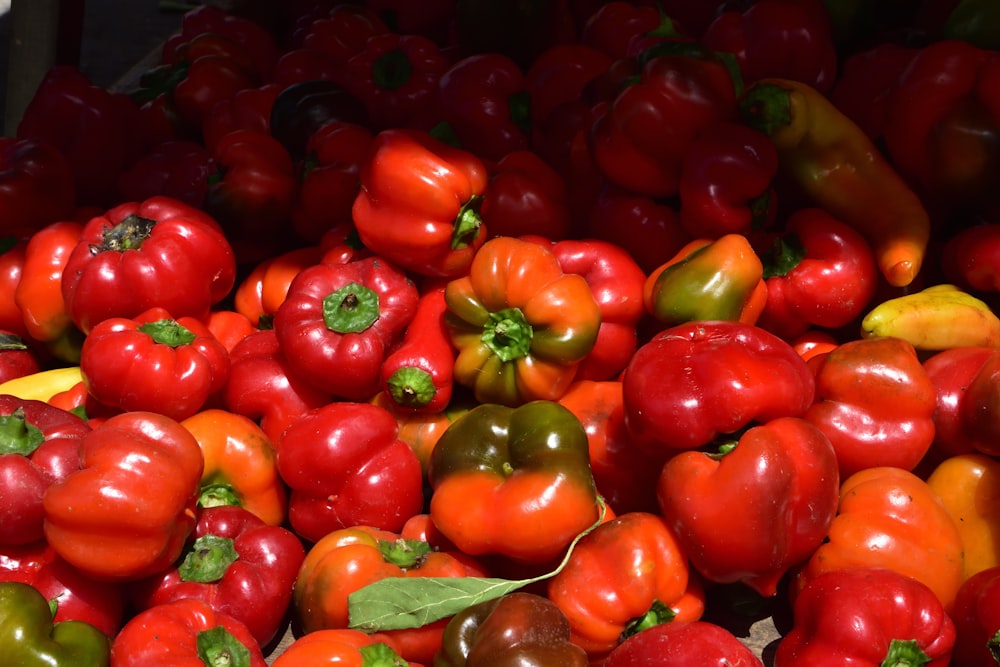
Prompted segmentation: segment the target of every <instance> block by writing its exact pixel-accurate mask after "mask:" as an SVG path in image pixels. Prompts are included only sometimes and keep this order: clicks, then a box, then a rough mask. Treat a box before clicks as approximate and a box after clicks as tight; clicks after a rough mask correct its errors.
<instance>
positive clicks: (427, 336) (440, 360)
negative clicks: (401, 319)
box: [380, 283, 457, 413]
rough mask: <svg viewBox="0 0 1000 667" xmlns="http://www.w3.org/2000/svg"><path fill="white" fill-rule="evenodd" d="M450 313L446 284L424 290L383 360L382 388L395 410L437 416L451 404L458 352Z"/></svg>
mask: <svg viewBox="0 0 1000 667" xmlns="http://www.w3.org/2000/svg"><path fill="white" fill-rule="evenodd" d="M447 310H448V304H447V302H446V301H445V298H444V284H443V283H441V284H437V285H434V286H432V287H427V288H424V290H423V292H422V293H421V295H420V301H419V302H418V303H417V307H416V310H415V311H414V313H413V318H412V319H411V320H410V323H409V324H407V325H406V330H405V331H404V332H403V337H402V339H401V340H400V342H399V345H397V346H396V347H394V348H393V350H392V352H390V353H389V354H388V355H387V356H386V357H385V359H383V361H382V366H381V371H380V373H381V380H382V389H383V392H384V393H385V395H386V396H387V397H388V398H390V399H391V401H392V402H393V403H394V404H395V405H394V409H400V410H403V411H411V410H412V411H417V412H426V413H437V412H441V411H442V410H444V409H445V407H447V406H448V403H449V402H450V401H451V395H452V390H453V388H454V368H455V356H456V354H457V351H456V350H455V347H454V346H453V345H452V342H451V335H450V334H449V332H448V327H447V326H446V324H445V312H447Z"/></svg>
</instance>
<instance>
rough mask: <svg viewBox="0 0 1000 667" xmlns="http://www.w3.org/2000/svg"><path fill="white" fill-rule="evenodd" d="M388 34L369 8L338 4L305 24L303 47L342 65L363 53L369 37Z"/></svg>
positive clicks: (384, 25) (383, 23)
mask: <svg viewBox="0 0 1000 667" xmlns="http://www.w3.org/2000/svg"><path fill="white" fill-rule="evenodd" d="M389 31H390V30H389V26H387V25H386V24H385V22H384V21H383V20H382V19H381V18H380V17H379V15H378V14H377V13H376V12H375V11H374V10H373V9H372V8H371V7H367V6H365V5H364V4H357V3H337V4H336V5H334V6H333V7H332V8H331V9H330V10H329V11H328V12H325V13H324V16H323V17H322V18H318V19H315V20H313V21H310V22H309V23H308V27H307V28H306V30H305V31H304V34H303V35H302V47H303V48H305V49H306V50H307V51H316V52H318V53H321V54H323V55H324V56H326V57H328V58H330V59H331V60H332V61H334V62H337V63H342V64H343V63H346V62H347V61H348V60H350V59H351V58H352V57H353V56H355V55H357V54H358V53H360V52H361V51H362V50H364V48H365V44H366V43H367V42H368V40H369V39H370V38H372V37H374V36H375V35H381V34H384V33H387V32H389Z"/></svg>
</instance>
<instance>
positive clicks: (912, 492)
mask: <svg viewBox="0 0 1000 667" xmlns="http://www.w3.org/2000/svg"><path fill="white" fill-rule="evenodd" d="M928 545H934V546H933V548H928ZM859 566H868V567H885V568H888V569H890V570H895V571H897V572H899V573H900V574H904V575H908V576H911V577H913V578H914V579H917V580H918V581H921V582H923V583H924V584H926V585H927V586H928V587H929V588H930V589H931V590H932V591H934V594H935V595H936V596H937V597H938V599H939V600H940V601H941V604H942V605H943V606H944V609H945V611H946V612H948V613H950V612H951V610H952V609H953V605H954V602H955V595H956V593H957V592H958V589H959V587H960V586H961V585H962V577H963V567H962V536H961V533H959V532H958V528H957V527H956V526H955V522H954V520H953V519H952V518H951V515H950V514H948V511H947V510H946V509H945V507H944V504H943V503H942V502H941V499H940V498H939V497H938V496H937V494H936V493H934V491H932V490H931V488H930V487H929V486H928V485H927V483H926V482H925V481H924V480H923V479H921V478H920V477H917V476H916V475H915V474H914V473H912V472H909V471H907V470H903V469H902V468H895V467H891V466H879V467H876V468H866V469H864V470H861V471H860V472H856V473H854V474H853V475H851V476H850V477H848V478H847V479H846V480H843V481H842V482H841V485H840V504H839V506H838V507H837V516H836V517H835V518H834V520H833V523H832V525H831V526H830V530H829V533H828V535H827V540H826V541H825V542H824V543H823V544H822V545H820V546H819V548H817V549H816V550H815V551H814V552H813V554H812V555H811V556H810V557H809V559H808V561H806V563H805V564H804V565H803V566H802V567H801V568H798V569H797V571H796V573H795V576H794V578H793V580H792V585H791V592H792V595H793V597H794V595H795V594H796V592H797V591H800V590H801V589H802V588H804V587H805V586H806V585H807V584H808V583H809V581H811V580H812V579H814V578H816V577H818V576H819V575H821V574H823V573H824V572H830V571H835V570H842V569H846V568H852V567H859Z"/></svg>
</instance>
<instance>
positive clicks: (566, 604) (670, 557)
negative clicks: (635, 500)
mask: <svg viewBox="0 0 1000 667" xmlns="http://www.w3.org/2000/svg"><path fill="white" fill-rule="evenodd" d="M690 567H691V566H690V564H689V562H688V555H687V552H686V551H685V550H684V547H683V546H681V543H680V540H678V539H677V537H676V536H675V535H674V533H673V531H672V530H671V529H670V528H669V527H668V526H667V524H666V522H665V521H664V520H663V518H662V517H660V516H659V515H657V514H653V513H647V512H631V513H628V514H621V515H618V516H617V517H615V518H614V519H611V520H609V521H607V522H605V523H602V524H600V525H599V526H597V527H596V528H595V529H594V530H593V531H591V532H590V533H588V534H587V535H585V536H584V537H583V538H582V539H581V540H580V541H579V542H578V543H577V545H576V547H575V548H574V549H573V552H572V553H571V554H570V556H569V560H568V561H567V562H566V566H565V567H564V568H563V569H562V570H560V571H559V573H558V574H556V575H555V576H554V577H552V578H551V579H549V580H548V582H547V583H546V589H545V594H546V597H548V598H549V599H550V600H552V601H553V602H554V603H555V604H556V606H557V607H559V609H561V610H562V612H563V613H564V614H566V618H567V620H568V621H569V627H570V639H571V641H572V642H573V643H574V644H576V645H577V646H579V647H581V648H582V649H583V650H585V651H586V652H587V655H588V656H589V657H590V658H591V660H598V659H600V658H603V657H605V656H607V655H608V653H610V652H611V651H612V650H613V649H614V648H615V647H617V646H618V645H619V643H620V642H622V641H624V640H625V639H626V638H627V637H629V636H630V635H632V634H635V633H636V632H639V631H641V629H642V628H644V627H646V626H647V625H655V624H657V623H668V622H669V623H684V622H688V621H696V620H698V619H699V618H701V615H702V613H703V612H704V610H705V597H704V593H703V592H702V590H701V583H700V580H699V579H698V577H697V575H695V574H693V573H692V572H691V571H690Z"/></svg>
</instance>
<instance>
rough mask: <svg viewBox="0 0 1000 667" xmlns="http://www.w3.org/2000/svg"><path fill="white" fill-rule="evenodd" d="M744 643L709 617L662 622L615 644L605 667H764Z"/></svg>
mask: <svg viewBox="0 0 1000 667" xmlns="http://www.w3.org/2000/svg"><path fill="white" fill-rule="evenodd" d="M763 664H764V663H762V662H761V660H760V658H758V657H757V656H756V655H754V653H753V651H751V650H750V649H749V648H748V647H747V645H746V644H744V643H743V642H742V641H740V640H739V639H738V638H737V637H736V635H734V634H733V633H732V632H730V631H729V630H727V629H725V628H723V627H722V626H721V625H716V624H715V623H709V622H708V621H688V622H686V623H685V622H678V621H671V622H669V623H661V624H659V625H654V626H653V627H651V628H647V629H646V630H643V631H642V632H638V633H636V634H634V635H632V636H631V637H629V638H628V639H626V640H625V641H623V642H622V643H621V644H619V645H618V647H617V648H615V649H614V650H613V651H612V652H611V653H609V654H608V657H607V658H606V659H605V660H604V667H633V666H634V665H649V666H650V667H688V666H689V665H699V666H702V667H763Z"/></svg>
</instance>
